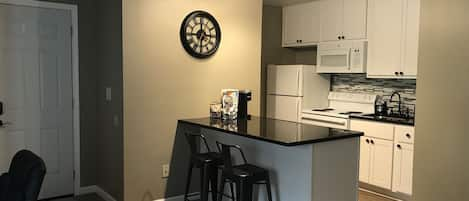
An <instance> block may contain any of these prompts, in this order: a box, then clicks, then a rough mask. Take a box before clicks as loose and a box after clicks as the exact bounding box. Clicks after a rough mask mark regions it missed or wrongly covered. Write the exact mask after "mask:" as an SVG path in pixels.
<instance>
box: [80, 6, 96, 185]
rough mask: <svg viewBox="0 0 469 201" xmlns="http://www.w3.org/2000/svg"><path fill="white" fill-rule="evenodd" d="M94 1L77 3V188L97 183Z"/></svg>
mask: <svg viewBox="0 0 469 201" xmlns="http://www.w3.org/2000/svg"><path fill="white" fill-rule="evenodd" d="M96 12H97V10H96V4H95V1H94V0H80V2H79V4H78V16H79V19H78V23H79V24H78V31H79V33H78V34H79V42H80V44H79V48H80V52H79V56H80V135H81V148H80V150H81V186H89V185H96V182H97V166H96V161H97V155H96V153H97V146H96V135H97V132H96V131H97V102H96V95H97V80H98V72H97V66H96V59H97V50H96V45H95V44H96V42H97V33H96V28H97V25H96V23H95V20H96V17H95V15H96Z"/></svg>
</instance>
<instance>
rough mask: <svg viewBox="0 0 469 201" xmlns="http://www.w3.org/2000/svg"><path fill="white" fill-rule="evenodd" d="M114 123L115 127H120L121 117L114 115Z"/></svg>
mask: <svg viewBox="0 0 469 201" xmlns="http://www.w3.org/2000/svg"><path fill="white" fill-rule="evenodd" d="M112 122H113V124H114V127H118V126H119V122H120V121H119V116H117V115H114V118H113V119H112Z"/></svg>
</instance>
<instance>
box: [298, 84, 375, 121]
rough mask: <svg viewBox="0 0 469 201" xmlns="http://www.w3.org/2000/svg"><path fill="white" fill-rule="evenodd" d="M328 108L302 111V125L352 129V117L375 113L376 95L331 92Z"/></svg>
mask: <svg viewBox="0 0 469 201" xmlns="http://www.w3.org/2000/svg"><path fill="white" fill-rule="evenodd" d="M328 99H329V107H328V108H311V109H304V110H303V111H302V117H301V121H302V123H306V124H312V125H317V126H325V127H331V128H339V129H350V115H352V114H367V113H374V103H375V100H376V95H374V94H358V93H345V92H330V93H329V97H328Z"/></svg>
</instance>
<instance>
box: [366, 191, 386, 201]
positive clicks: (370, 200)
mask: <svg viewBox="0 0 469 201" xmlns="http://www.w3.org/2000/svg"><path fill="white" fill-rule="evenodd" d="M358 201H395V200H391V199H387V198H384V197H380V196H377V195H375V194H371V193H368V192H364V191H360V193H359V194H358Z"/></svg>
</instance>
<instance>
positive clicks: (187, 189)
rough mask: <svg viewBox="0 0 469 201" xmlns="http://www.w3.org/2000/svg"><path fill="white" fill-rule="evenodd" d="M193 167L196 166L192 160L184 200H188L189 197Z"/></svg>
mask: <svg viewBox="0 0 469 201" xmlns="http://www.w3.org/2000/svg"><path fill="white" fill-rule="evenodd" d="M192 168H194V165H193V164H192V162H190V164H189V170H188V171H187V179H186V191H185V193H184V201H186V200H187V197H188V195H189V188H190V186H191V180H192Z"/></svg>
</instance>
